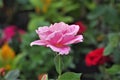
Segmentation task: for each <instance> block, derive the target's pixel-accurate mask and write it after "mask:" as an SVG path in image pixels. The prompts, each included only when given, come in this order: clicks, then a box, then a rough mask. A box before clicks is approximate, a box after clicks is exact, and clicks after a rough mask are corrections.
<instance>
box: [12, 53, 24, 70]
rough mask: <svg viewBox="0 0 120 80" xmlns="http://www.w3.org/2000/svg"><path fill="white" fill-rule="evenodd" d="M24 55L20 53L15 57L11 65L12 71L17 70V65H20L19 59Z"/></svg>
mask: <svg viewBox="0 0 120 80" xmlns="http://www.w3.org/2000/svg"><path fill="white" fill-rule="evenodd" d="M25 55H26V54H24V53H20V54H18V55H17V56H16V57H15V59H14V61H13V64H12V67H13V69H14V68H16V67H17V68H19V65H20V64H19V63H20V61H21V59H23V58H24V56H25Z"/></svg>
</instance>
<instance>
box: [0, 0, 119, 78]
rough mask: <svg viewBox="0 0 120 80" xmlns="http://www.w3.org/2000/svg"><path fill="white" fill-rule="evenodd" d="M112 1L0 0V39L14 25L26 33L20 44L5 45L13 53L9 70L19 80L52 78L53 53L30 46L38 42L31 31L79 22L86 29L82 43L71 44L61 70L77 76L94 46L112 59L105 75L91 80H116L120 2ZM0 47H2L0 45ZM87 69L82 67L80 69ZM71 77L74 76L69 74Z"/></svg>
mask: <svg viewBox="0 0 120 80" xmlns="http://www.w3.org/2000/svg"><path fill="white" fill-rule="evenodd" d="M116 1H117V0H69V1H68V0H59V1H58V0H13V1H12V0H0V29H1V30H0V38H2V36H3V35H2V29H3V28H4V27H6V26H8V25H16V26H18V27H21V28H23V29H25V30H26V34H25V35H24V36H22V39H21V40H22V42H21V43H20V44H19V42H17V40H16V38H14V39H12V40H11V41H10V42H9V43H10V45H11V47H12V48H13V49H14V50H15V51H16V52H17V53H16V57H15V59H14V60H13V62H12V63H11V66H12V69H16V68H18V69H19V70H20V72H21V73H20V78H21V79H22V80H29V79H36V80H37V77H38V76H39V75H40V74H42V73H46V72H48V73H49V74H50V76H49V75H48V76H49V77H50V78H54V77H52V76H56V75H58V74H57V73H56V72H55V66H54V60H53V58H54V56H55V55H54V53H53V52H52V51H51V50H50V49H48V48H46V47H41V46H34V47H30V43H31V42H32V41H34V40H36V39H39V38H38V37H37V34H36V33H35V30H36V29H37V28H38V27H42V26H48V25H50V24H51V23H55V22H61V21H63V22H66V23H69V24H73V23H75V22H77V21H82V22H83V23H84V24H85V25H86V26H87V30H86V32H85V33H83V36H84V42H83V43H80V44H79V43H78V44H75V45H72V46H71V48H72V50H71V53H70V54H69V55H67V56H64V57H63V58H62V59H63V62H64V66H62V67H63V69H64V71H70V70H71V69H72V70H75V71H76V72H79V73H80V72H81V71H82V70H81V69H79V68H78V67H79V66H78V64H82V63H83V65H85V62H84V59H85V56H86V55H87V53H88V52H89V51H91V50H93V49H96V48H98V47H105V51H104V55H105V56H110V57H112V66H110V68H105V71H106V73H104V74H105V75H104V74H101V73H99V75H97V76H99V77H100V79H99V78H98V77H97V78H98V79H96V78H95V80H103V77H104V76H107V77H108V75H109V77H110V78H111V80H119V76H120V69H119V68H120V51H119V50H120V22H119V21H120V2H116ZM0 41H1V39H0ZM0 46H2V43H1V42H0ZM19 47H20V48H19ZM18 49H20V50H19V51H18ZM66 58H67V59H66ZM81 61H82V62H81ZM83 65H81V66H83ZM68 66H69V67H68ZM83 67H84V66H83ZM87 68H88V67H84V70H87ZM64 71H63V72H64ZM87 71H88V72H89V70H87ZM83 73H84V72H83ZM63 75H64V74H63ZM65 75H69V74H65ZM73 75H76V74H74V73H73ZM88 75H90V74H89V73H88ZM116 76H117V77H116ZM55 78H56V77H55ZM92 78H94V77H92ZM61 80H62V79H61Z"/></svg>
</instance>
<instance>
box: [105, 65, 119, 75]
mask: <svg viewBox="0 0 120 80" xmlns="http://www.w3.org/2000/svg"><path fill="white" fill-rule="evenodd" d="M106 71H107V72H108V73H109V74H116V73H118V72H120V65H117V64H115V65H113V66H112V67H111V68H108V69H106Z"/></svg>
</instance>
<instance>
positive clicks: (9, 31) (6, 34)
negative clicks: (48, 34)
mask: <svg viewBox="0 0 120 80" xmlns="http://www.w3.org/2000/svg"><path fill="white" fill-rule="evenodd" d="M17 32H18V34H20V35H23V34H25V31H24V30H22V29H18V28H17V26H15V25H10V26H6V27H5V28H4V30H3V40H5V41H9V40H11V39H12V38H13V37H14V36H15V35H16V33H17Z"/></svg>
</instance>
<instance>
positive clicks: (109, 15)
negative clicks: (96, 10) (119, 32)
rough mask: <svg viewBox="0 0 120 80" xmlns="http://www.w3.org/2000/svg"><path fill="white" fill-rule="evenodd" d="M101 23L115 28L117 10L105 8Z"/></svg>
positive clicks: (117, 19)
mask: <svg viewBox="0 0 120 80" xmlns="http://www.w3.org/2000/svg"><path fill="white" fill-rule="evenodd" d="M103 21H105V22H106V23H108V24H109V25H113V26H115V24H116V23H119V16H118V13H117V10H116V9H115V8H114V7H112V6H106V12H105V14H104V19H103Z"/></svg>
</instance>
